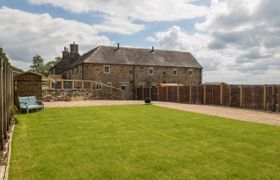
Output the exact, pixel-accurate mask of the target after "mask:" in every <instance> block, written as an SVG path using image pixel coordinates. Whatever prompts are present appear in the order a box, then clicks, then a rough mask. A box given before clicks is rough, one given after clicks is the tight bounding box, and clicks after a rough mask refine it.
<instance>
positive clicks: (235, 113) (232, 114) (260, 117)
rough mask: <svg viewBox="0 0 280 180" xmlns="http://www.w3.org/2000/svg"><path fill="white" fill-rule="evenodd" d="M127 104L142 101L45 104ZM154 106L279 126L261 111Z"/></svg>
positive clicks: (279, 118)
mask: <svg viewBox="0 0 280 180" xmlns="http://www.w3.org/2000/svg"><path fill="white" fill-rule="evenodd" d="M129 104H143V101H126V100H123V101H119V100H118V101H115V100H93V101H71V102H64V101H63V102H45V106H46V107H47V108H48V107H75V106H106V105H129ZM153 104H154V105H156V106H160V107H166V108H172V109H179V110H184V111H191V112H197V113H201V114H207V115H214V116H220V117H226V118H231V119H237V120H242V121H250V122H256V123H262V124H269V125H277V126H280V114H279V113H269V112H263V111H254V110H246V109H239V108H230V107H220V106H207V105H193V104H180V103H171V102H160V101H154V102H153Z"/></svg>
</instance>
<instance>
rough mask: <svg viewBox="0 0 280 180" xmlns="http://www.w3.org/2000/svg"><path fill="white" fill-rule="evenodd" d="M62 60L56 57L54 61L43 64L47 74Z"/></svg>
mask: <svg viewBox="0 0 280 180" xmlns="http://www.w3.org/2000/svg"><path fill="white" fill-rule="evenodd" d="M61 60H62V57H59V56H58V57H56V58H55V60H53V61H50V62H48V63H47V64H45V70H46V72H48V71H49V70H50V69H51V68H52V67H53V66H54V65H55V64H56V63H58V62H59V61H61Z"/></svg>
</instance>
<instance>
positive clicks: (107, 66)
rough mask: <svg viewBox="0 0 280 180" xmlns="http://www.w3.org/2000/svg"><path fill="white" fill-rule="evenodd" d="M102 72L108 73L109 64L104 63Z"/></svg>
mask: <svg viewBox="0 0 280 180" xmlns="http://www.w3.org/2000/svg"><path fill="white" fill-rule="evenodd" d="M103 72H104V74H110V72H111V70H110V65H104V68H103Z"/></svg>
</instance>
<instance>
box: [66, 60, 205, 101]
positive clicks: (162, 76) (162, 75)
mask: <svg viewBox="0 0 280 180" xmlns="http://www.w3.org/2000/svg"><path fill="white" fill-rule="evenodd" d="M104 65H105V64H81V65H79V66H76V67H74V68H72V69H69V70H68V71H66V72H65V73H64V77H65V78H66V79H84V80H94V81H98V82H102V83H104V84H107V83H110V84H111V85H112V86H114V87H116V88H123V89H124V90H125V91H126V93H125V94H126V97H125V99H132V98H133V84H134V87H135V88H136V87H151V86H158V83H180V84H183V85H199V84H200V83H201V81H202V70H201V69H199V68H185V67H163V66H137V65H136V66H131V65H110V73H109V74H105V73H104V72H103V70H104ZM150 68H154V74H153V75H150V74H149V69H150ZM174 69H176V70H177V74H176V75H174V74H173V70H174ZM133 80H134V83H133Z"/></svg>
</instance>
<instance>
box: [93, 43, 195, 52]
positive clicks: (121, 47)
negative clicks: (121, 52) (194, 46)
mask: <svg viewBox="0 0 280 180" xmlns="http://www.w3.org/2000/svg"><path fill="white" fill-rule="evenodd" d="M98 47H100V48H102V47H109V48H116V49H117V48H118V47H117V46H108V45H100V46H98ZM119 48H120V49H140V50H150V51H151V50H152V49H149V48H144V47H143V48H141V47H129V46H120V47H119ZM154 50H155V51H166V52H177V53H178V52H179V53H188V54H191V52H189V51H179V50H170V49H157V48H154Z"/></svg>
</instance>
